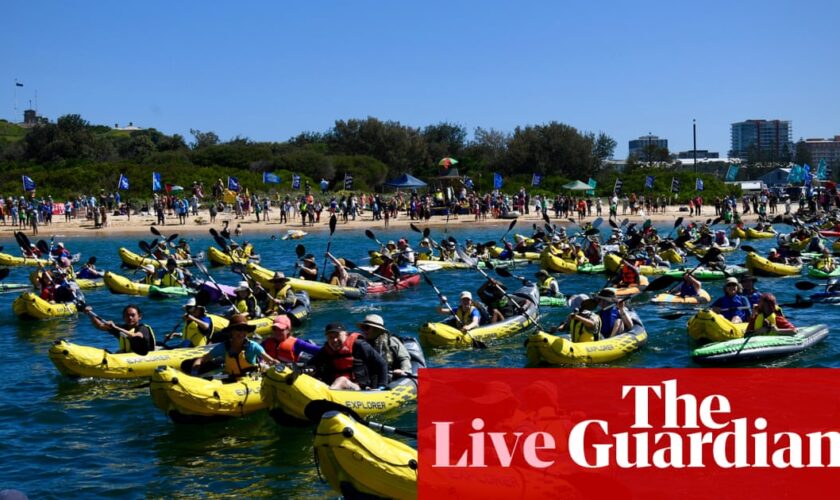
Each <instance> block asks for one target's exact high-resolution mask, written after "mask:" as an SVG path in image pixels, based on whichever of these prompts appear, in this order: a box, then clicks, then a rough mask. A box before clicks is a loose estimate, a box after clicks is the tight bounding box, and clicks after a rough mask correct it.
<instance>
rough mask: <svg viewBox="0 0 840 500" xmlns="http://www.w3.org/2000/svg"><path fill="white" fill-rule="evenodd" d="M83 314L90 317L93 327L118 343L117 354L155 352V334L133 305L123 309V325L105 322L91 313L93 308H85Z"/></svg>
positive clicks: (140, 312) (143, 354)
mask: <svg viewBox="0 0 840 500" xmlns="http://www.w3.org/2000/svg"><path fill="white" fill-rule="evenodd" d="M84 313H85V314H87V315H88V317H90V320H91V322H92V323H93V326H95V327H96V328H98V329H99V330H102V331H104V332H108V333H110V334H111V335H113V336H114V337H116V338H117V339H119V341H120V350H119V352H133V353H135V354H139V355H141V356H145V355H146V354H148V353H149V352H151V351H154V350H155V332H154V330H152V327H151V326H149V325H147V324H144V323H143V322H142V320H143V312H142V311H140V308H139V307H138V306H136V305H134V304H129V305H127V306H125V308H124V309H123V324H122V325H117V324H115V323H114V322H113V321H111V320H108V321H105V320H103V319H102V318H100V317H99V316H97V315H96V314H94V313H93V308H92V307H90V306H88V307H85V309H84Z"/></svg>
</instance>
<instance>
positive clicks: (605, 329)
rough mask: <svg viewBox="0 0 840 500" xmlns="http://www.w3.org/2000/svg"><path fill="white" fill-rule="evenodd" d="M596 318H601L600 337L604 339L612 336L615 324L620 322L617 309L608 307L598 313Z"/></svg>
mask: <svg viewBox="0 0 840 500" xmlns="http://www.w3.org/2000/svg"><path fill="white" fill-rule="evenodd" d="M598 316H600V317H601V336H602V337H604V338H609V337H610V335H612V331H613V327H615V322H616V321H620V319H619V316H620V314H619V313H618V308H617V307H610V308H609V309H604V310H602V311H601V312H599V313H598Z"/></svg>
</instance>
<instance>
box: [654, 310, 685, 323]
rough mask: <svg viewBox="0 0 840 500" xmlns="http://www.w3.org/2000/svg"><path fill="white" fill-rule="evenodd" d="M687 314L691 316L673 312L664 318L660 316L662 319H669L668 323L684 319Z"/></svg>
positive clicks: (664, 315)
mask: <svg viewBox="0 0 840 500" xmlns="http://www.w3.org/2000/svg"><path fill="white" fill-rule="evenodd" d="M686 314H689V313H684V312H673V313H668V314H663V315H662V316H660V318H662V319H667V320H668V321H672V320H675V319H679V318H682V317H683V316H685V315H686Z"/></svg>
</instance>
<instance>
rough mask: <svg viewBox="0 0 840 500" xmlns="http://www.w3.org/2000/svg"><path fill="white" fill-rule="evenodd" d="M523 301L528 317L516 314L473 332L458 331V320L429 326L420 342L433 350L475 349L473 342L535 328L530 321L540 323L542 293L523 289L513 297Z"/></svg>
mask: <svg viewBox="0 0 840 500" xmlns="http://www.w3.org/2000/svg"><path fill="white" fill-rule="evenodd" d="M510 295H511V296H512V297H516V298H519V299H520V303H521V304H522V306H523V307H524V308H525V311H526V312H527V315H525V314H515V315H513V316H511V317H509V318H506V319H505V320H504V321H500V322H498V323H492V324H489V325H484V326H479V327H478V328H475V329H473V330H470V331H469V332H466V333H464V332H462V331H461V330H459V329H458V328H457V326H456V325H457V322H456V320H455V318H454V317H450V318H449V319H447V320H446V321H443V322H440V323H426V324H424V325H423V326H421V327H420V342H421V343H423V344H424V345H427V346H431V347H459V348H465V347H471V346H472V344H473V340H481V341H486V340H491V339H497V338H504V337H509V336H511V335H515V334H517V333H519V332H522V331H525V330H528V329H530V328H532V327H534V326H535V325H534V323H533V322H532V321H531V319H529V318H528V315H530V317H531V318H534V319H539V301H540V299H539V293H538V292H537V287H536V286H535V285H528V286H523V287H522V288H520V289H519V290H517V291H515V292H513V293H512V294H510Z"/></svg>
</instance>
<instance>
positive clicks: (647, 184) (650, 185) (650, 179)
mask: <svg viewBox="0 0 840 500" xmlns="http://www.w3.org/2000/svg"><path fill="white" fill-rule="evenodd" d="M645 189H653V176H652V175H649V176H647V177H646V178H645Z"/></svg>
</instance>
